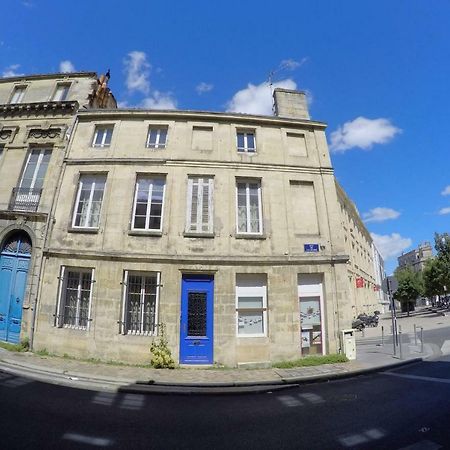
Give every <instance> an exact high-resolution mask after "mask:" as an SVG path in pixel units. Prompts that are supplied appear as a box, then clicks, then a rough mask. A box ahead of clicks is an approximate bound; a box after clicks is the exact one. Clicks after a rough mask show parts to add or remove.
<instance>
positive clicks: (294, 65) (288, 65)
mask: <svg viewBox="0 0 450 450" xmlns="http://www.w3.org/2000/svg"><path fill="white" fill-rule="evenodd" d="M307 60H308V58H302V59H301V60H300V61H295V60H294V59H291V58H289V59H283V61H281V63H280V69H288V70H295V69H298V68H299V67H301V66H303V64H305V62H306V61H307Z"/></svg>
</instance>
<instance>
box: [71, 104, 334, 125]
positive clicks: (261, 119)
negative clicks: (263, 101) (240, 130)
mask: <svg viewBox="0 0 450 450" xmlns="http://www.w3.org/2000/svg"><path fill="white" fill-rule="evenodd" d="M78 119H79V120H80V122H85V121H91V120H112V119H130V120H136V119H141V120H160V119H165V120H192V121H204V122H217V123H220V122H226V123H239V124H245V125H248V126H255V125H265V126H276V127H290V128H302V129H305V128H306V129H311V130H312V129H325V128H326V127H327V124H326V123H324V122H317V121H314V120H305V119H288V118H282V117H276V116H257V115H250V114H238V113H222V112H211V111H180V110H144V109H108V110H98V109H95V110H93V109H91V110H89V111H84V110H82V111H79V112H78Z"/></svg>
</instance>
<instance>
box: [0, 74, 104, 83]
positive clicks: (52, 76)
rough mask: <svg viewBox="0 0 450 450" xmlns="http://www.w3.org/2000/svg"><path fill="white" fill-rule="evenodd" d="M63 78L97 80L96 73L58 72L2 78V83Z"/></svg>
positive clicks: (0, 80) (0, 81)
mask: <svg viewBox="0 0 450 450" xmlns="http://www.w3.org/2000/svg"><path fill="white" fill-rule="evenodd" d="M61 78H66V79H72V78H93V79H94V80H96V79H97V73H96V72H58V73H44V74H35V75H17V76H15V77H4V78H0V83H12V82H24V83H25V82H27V81H34V80H59V79H61Z"/></svg>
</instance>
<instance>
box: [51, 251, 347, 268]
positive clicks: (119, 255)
mask: <svg viewBox="0 0 450 450" xmlns="http://www.w3.org/2000/svg"><path fill="white" fill-rule="evenodd" d="M43 253H44V255H45V256H54V257H61V258H74V259H90V260H100V261H102V260H107V261H124V262H148V263H160V264H174V263H177V264H195V265H202V266H206V265H207V266H211V265H218V266H224V265H225V266H229V265H241V264H244V263H245V264H248V263H251V264H252V265H255V266H273V265H287V266H292V265H308V264H314V265H317V264H346V263H347V261H348V255H314V256H312V255H306V256H303V255H299V256H292V255H289V256H284V255H274V256H262V255H258V256H246V255H233V256H225V255H220V257H219V256H217V255H201V256H199V255H167V254H164V255H162V254H161V255H157V254H156V255H149V254H148V253H136V252H133V253H130V254H127V253H124V252H115V251H111V252H107V251H103V252H101V251H89V250H81V249H79V248H77V249H68V248H58V249H56V248H51V247H50V248H49V247H47V248H45V249H44V252H43ZM200 260H201V262H199V261H200Z"/></svg>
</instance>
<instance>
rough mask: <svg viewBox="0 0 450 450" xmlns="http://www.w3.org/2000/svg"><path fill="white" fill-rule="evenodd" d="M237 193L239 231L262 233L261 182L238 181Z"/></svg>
mask: <svg viewBox="0 0 450 450" xmlns="http://www.w3.org/2000/svg"><path fill="white" fill-rule="evenodd" d="M236 193H237V232H238V233H248V234H251V233H253V234H261V233H262V211H261V182H260V181H259V180H254V181H238V182H237V184H236Z"/></svg>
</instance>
